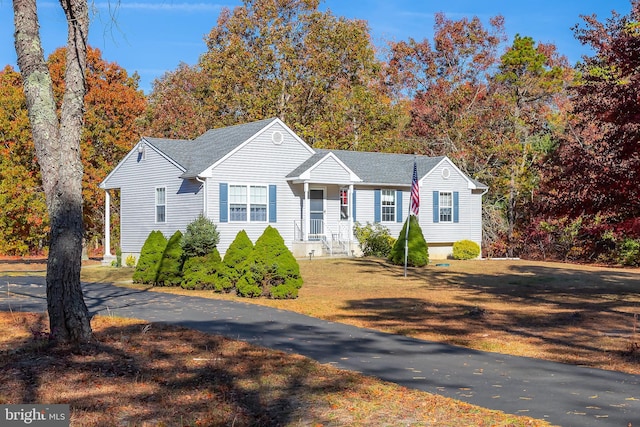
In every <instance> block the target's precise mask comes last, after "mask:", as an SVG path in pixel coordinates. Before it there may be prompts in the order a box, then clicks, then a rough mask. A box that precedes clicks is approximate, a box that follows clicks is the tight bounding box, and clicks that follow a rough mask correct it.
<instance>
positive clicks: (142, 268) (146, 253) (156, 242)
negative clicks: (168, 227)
mask: <svg viewBox="0 0 640 427" xmlns="http://www.w3.org/2000/svg"><path fill="white" fill-rule="evenodd" d="M166 247H167V238H166V237H164V234H162V232H161V231H158V230H156V231H152V232H151V233H149V236H147V240H145V242H144V245H142V249H141V250H140V259H139V260H138V264H136V270H135V271H134V272H133V283H144V284H155V283H156V281H157V279H158V268H159V267H160V261H162V254H164V250H165V248H166Z"/></svg>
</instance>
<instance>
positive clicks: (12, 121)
mask: <svg viewBox="0 0 640 427" xmlns="http://www.w3.org/2000/svg"><path fill="white" fill-rule="evenodd" d="M0 100H1V102H0V211H1V212H2V215H0V236H2V238H1V239H0V253H2V254H8V255H28V254H31V253H34V252H41V251H42V250H43V249H44V247H45V246H46V244H47V232H48V230H49V220H48V215H47V212H46V211H47V207H46V203H45V197H44V192H43V191H42V184H41V182H40V168H39V166H38V163H37V161H36V158H35V156H34V146H33V139H32V138H31V128H30V126H29V116H28V113H27V106H26V99H25V97H24V90H23V89H22V78H21V76H20V73H18V72H16V71H14V70H13V68H11V67H10V66H7V67H5V68H4V70H2V71H0Z"/></svg>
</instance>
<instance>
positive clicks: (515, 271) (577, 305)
mask: <svg viewBox="0 0 640 427" xmlns="http://www.w3.org/2000/svg"><path fill="white" fill-rule="evenodd" d="M446 264H448V266H436V265H435V264H431V265H430V266H428V267H426V268H420V269H411V268H410V269H409V270H408V274H407V277H406V278H405V277H404V271H403V268H402V267H397V266H392V265H390V264H388V263H386V262H385V261H384V260H380V259H372V258H355V259H353V258H350V259H314V260H311V261H309V260H308V259H305V260H300V269H301V273H302V276H303V278H304V285H303V287H302V288H301V290H300V294H299V297H298V298H297V299H295V300H268V299H260V298H258V299H250V300H247V299H246V298H239V297H237V296H236V295H233V294H217V293H213V292H212V291H185V290H182V289H179V288H155V289H154V290H157V291H162V292H179V293H184V294H185V295H199V296H205V297H210V298H221V299H230V300H240V301H245V302H251V303H255V304H262V305H267V306H271V307H277V308H280V309H286V310H291V311H296V312H299V313H303V314H307V315H310V316H315V317H319V318H322V319H326V320H330V321H336V322H343V323H348V324H351V325H355V326H362V327H367V328H372V329H378V330H381V331H385V332H391V333H394V334H401V335H407V336H411V337H415V338H422V339H427V340H433V341H439V342H445V343H450V344H454V345H460V346H464V347H469V348H473V349H478V350H484V351H492V352H497V353H505V354H512V355H517V356H528V357H534V358H540V359H547V360H553V361H557V362H564V363H571V364H576V365H585V366H590V367H594V368H601V369H608V370H616V371H621V372H628V373H633V374H640V347H639V345H640V320H639V316H640V270H639V269H621V268H608V267H597V266H586V265H573V264H563V263H550V262H535V261H524V260H508V261H507V260H477V261H446ZM136 287H138V288H140V286H136Z"/></svg>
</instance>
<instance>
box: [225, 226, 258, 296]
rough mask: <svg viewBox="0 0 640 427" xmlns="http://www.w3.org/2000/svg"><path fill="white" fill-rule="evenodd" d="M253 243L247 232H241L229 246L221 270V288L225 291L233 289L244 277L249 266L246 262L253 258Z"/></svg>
mask: <svg viewBox="0 0 640 427" xmlns="http://www.w3.org/2000/svg"><path fill="white" fill-rule="evenodd" d="M252 251H253V242H251V239H249V236H248V235H247V232H246V231H244V230H240V232H238V234H237V235H236V237H235V239H233V242H231V244H230V245H229V248H228V249H227V252H225V254H224V259H223V260H222V266H221V268H220V281H221V282H220V286H222V288H223V289H233V288H235V287H236V284H237V283H238V280H239V279H240V278H241V277H242V276H243V275H244V273H245V271H246V268H247V266H246V265H245V261H246V260H247V258H249V257H250V256H251V252H252Z"/></svg>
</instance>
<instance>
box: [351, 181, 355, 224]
mask: <svg viewBox="0 0 640 427" xmlns="http://www.w3.org/2000/svg"><path fill="white" fill-rule="evenodd" d="M351 206H352V210H353V214H352V215H351V216H352V217H353V220H354V221H355V220H356V189H355V188H354V189H353V194H352V195H351Z"/></svg>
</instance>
